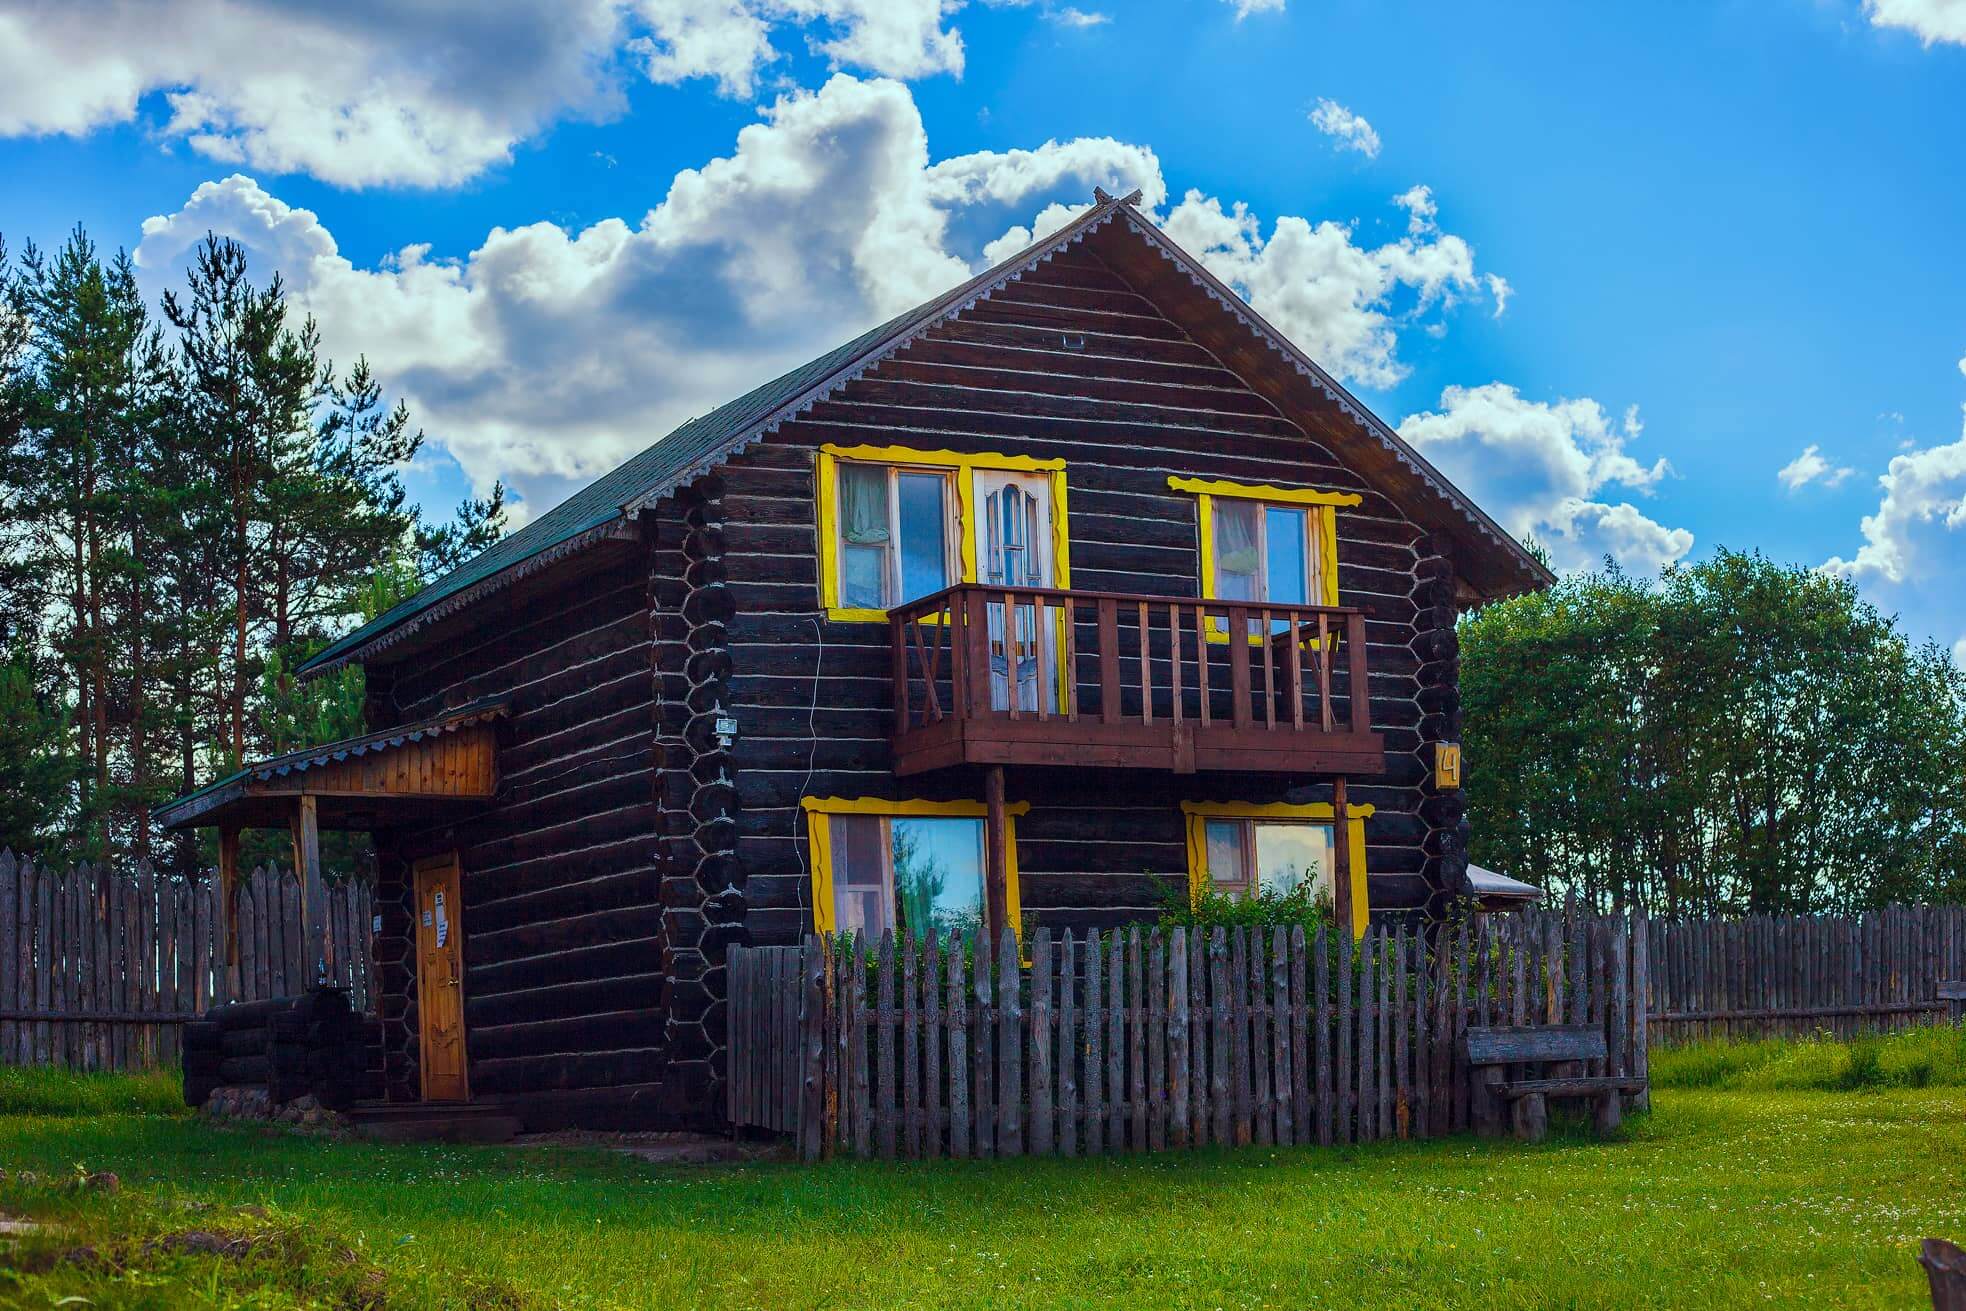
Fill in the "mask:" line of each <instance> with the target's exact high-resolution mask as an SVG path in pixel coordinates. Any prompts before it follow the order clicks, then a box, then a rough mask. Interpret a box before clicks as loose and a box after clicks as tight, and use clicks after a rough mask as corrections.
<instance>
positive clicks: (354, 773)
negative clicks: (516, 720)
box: [151, 697, 511, 829]
mask: <svg viewBox="0 0 1966 1311" xmlns="http://www.w3.org/2000/svg"><path fill="white" fill-rule="evenodd" d="M510 714H511V707H510V706H509V705H508V704H507V703H506V702H505V701H504V700H502V699H499V698H495V697H486V698H482V699H480V700H477V701H472V702H470V703H469V704H466V705H462V706H459V707H457V708H456V709H454V710H447V711H445V712H443V713H442V714H440V715H435V716H432V717H430V718H428V719H423V720H418V721H416V722H414V723H409V724H400V725H397V726H396V727H394V728H387V729H383V730H381V731H379V732H375V733H367V734H364V735H362V736H360V737H351V738H344V739H342V740H341V741H339V742H329V743H325V744H323V745H321V746H313V747H307V748H305V749H304V750H300V751H292V752H288V753H287V754H286V755H281V756H273V757H271V758H269V759H266V760H260V761H255V762H254V763H252V764H249V765H247V766H246V767H245V768H244V769H241V770H238V771H236V772H234V773H231V774H228V775H226V776H225V777H224V778H221V779H218V780H217V781H215V782H212V783H209V784H207V785H206V786H204V787H202V788H199V789H198V790H197V791H195V792H188V793H186V794H185V795H184V796H181V797H179V798H177V799H176V800H175V801H168V802H166V803H164V804H163V805H161V806H158V807H157V808H156V809H154V810H153V811H152V812H151V815H152V817H153V818H154V819H155V820H156V821H157V823H158V824H159V825H160V826H161V827H163V828H165V829H183V828H231V829H238V828H259V827H285V826H286V824H287V822H288V819H289V817H290V816H291V815H292V813H293V811H294V807H295V804H296V801H297V799H298V798H299V797H302V796H313V797H315V798H316V799H317V806H318V808H319V814H320V826H321V827H322V828H327V829H368V828H374V827H376V826H378V825H380V824H384V823H388V822H391V821H393V820H399V819H413V818H416V817H417V816H419V815H424V814H430V813H433V812H435V811H437V810H441V809H447V808H453V807H457V806H459V805H461V804H469V803H477V802H484V801H488V800H490V799H491V798H492V796H493V795H494V794H495V793H496V792H497V789H498V757H497V750H496V737H495V732H496V730H495V722H496V721H497V720H500V719H504V718H506V717H507V716H509V715H510Z"/></svg>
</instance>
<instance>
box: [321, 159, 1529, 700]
mask: <svg viewBox="0 0 1966 1311" xmlns="http://www.w3.org/2000/svg"><path fill="white" fill-rule="evenodd" d="M1094 195H1095V203H1094V204H1093V206H1092V207H1091V208H1090V209H1088V210H1086V212H1085V213H1083V214H1081V215H1080V216H1079V217H1078V218H1076V219H1074V220H1073V221H1072V222H1071V223H1069V224H1067V225H1066V226H1065V227H1063V228H1061V229H1059V230H1058V231H1057V232H1055V233H1053V234H1052V235H1051V236H1049V237H1047V238H1045V239H1044V240H1042V241H1039V242H1035V243H1033V244H1032V245H1030V246H1028V247H1026V248H1025V249H1024V250H1023V251H1021V252H1019V253H1018V254H1016V255H1013V256H1011V257H1010V258H1009V259H1007V260H1005V261H1003V262H1002V263H1001V264H998V265H996V266H995V267H994V268H991V269H988V270H986V271H984V272H983V273H980V274H978V275H977V276H976V277H974V278H971V279H970V280H969V281H967V282H965V283H962V284H960V285H958V286H956V287H953V288H951V289H950V290H948V291H946V292H944V293H943V294H942V295H940V296H937V297H935V298H934V299H932V300H929V301H926V302H924V303H923V304H921V305H918V306H916V307H915V308H914V309H912V310H909V311H908V312H907V313H905V314H901V315H899V316H897V317H895V318H893V319H890V320H888V321H887V322H886V323H883V324H881V325H880V326H879V327H876V328H872V329H870V330H868V331H867V332H864V333H862V334H861V335H860V336H858V337H855V338H854V339H853V340H852V341H849V342H846V343H845V344H844V345H841V346H838V347H835V348H834V349H833V350H831V351H828V352H827V353H826V354H824V355H821V356H820V357H819V358H818V359H815V360H812V361H810V362H808V363H806V364H802V365H800V366H799V367H798V368H796V369H793V370H791V371H790V372H789V373H785V374H783V375H781V376H779V377H777V378H774V379H772V380H771V381H770V382H767V383H765V384H763V385H762V386H759V387H756V388H753V389H752V390H751V391H749V392H746V393H745V394H744V395H742V396H739V397H738V398H737V399H735V400H733V401H730V402H728V403H726V404H724V405H721V406H718V407H717V408H716V409H714V410H711V411H710V412H709V413H707V414H704V415H700V416H698V417H697V418H694V419H691V420H689V421H688V422H687V423H684V424H683V425H682V426H681V427H679V428H677V429H676V430H675V431H674V432H672V433H670V434H669V435H668V436H666V437H664V438H662V439H661V440H660V441H658V442H656V443H655V444H654V445H652V446H650V447H649V448H648V449H646V450H644V451H642V452H641V454H639V455H636V456H634V457H633V458H631V459H630V460H628V461H627V462H626V463H624V464H622V465H620V466H619V467H617V468H615V469H614V470H613V471H611V472H609V473H606V474H604V475H602V476H601V477H600V478H597V479H595V480H594V481H593V482H592V483H590V484H588V485H587V486H586V487H584V488H582V489H581V490H580V491H578V492H575V493H574V494H573V495H572V496H570V497H568V498H567V499H566V500H564V501H562V502H560V503H559V504H558V505H556V506H554V507H553V508H552V509H551V510H549V511H547V512H546V513H545V514H543V515H541V516H540V517H539V518H537V519H535V520H533V521H532V522H531V523H529V524H527V525H526V526H525V527H523V528H521V529H519V531H517V532H515V533H513V534H512V535H511V536H510V537H506V538H504V539H503V540H501V541H499V542H497V543H495V544H494V545H492V546H491V547H489V548H487V549H486V550H485V551H483V552H481V553H480V554H478V555H476V556H474V557H472V558H471V559H470V560H468V561H466V562H465V563H464V564H462V565H460V566H459V567H458V568H456V569H454V570H452V571H451V572H450V573H448V574H445V575H444V576H443V577H441V578H439V579H437V580H436V581H435V582H433V583H431V584H430V585H429V586H427V587H425V588H423V589H422V590H421V591H419V592H417V593H416V594H415V595H414V596H412V597H410V598H409V599H408V600H406V601H403V602H402V603H401V604H399V605H397V606H395V607H393V608H391V609H390V610H387V611H385V612H384V613H382V614H380V615H378V616H377V617H376V618H375V619H373V620H371V621H370V622H368V623H366V624H364V625H362V626H361V627H360V628H357V629H356V630H355V631H354V632H352V633H349V634H348V635H347V636H346V637H343V638H341V639H340V640H339V641H337V642H335V643H333V644H332V645H330V646H329V647H327V648H326V649H325V650H323V651H322V652H320V654H318V655H316V656H315V657H314V658H313V659H311V660H309V661H308V662H307V663H306V664H304V665H302V666H301V667H300V670H299V673H300V675H301V676H302V677H312V676H314V675H317V674H320V673H324V672H326V671H327V670H330V669H333V668H336V667H337V666H340V665H342V664H345V663H347V662H348V661H350V660H359V659H363V658H365V657H367V656H370V655H372V654H374V653H376V652H379V651H382V650H384V649H386V648H387V647H389V646H391V645H394V644H395V643H396V642H399V641H402V640H404V639H406V638H408V637H409V636H411V635H412V634H413V633H415V632H417V631H418V630H420V629H422V628H424V627H427V626H428V625H429V624H431V623H434V622H436V621H437V620H439V619H441V618H443V617H445V616H447V615H449V614H453V613H455V612H456V611H457V610H459V609H462V608H464V607H465V606H467V605H469V604H471V603H472V602H474V601H476V600H477V599H478V598H479V597H481V596H483V595H486V594H487V593H489V592H491V591H493V590H496V589H497V588H499V587H503V586H506V585H509V584H510V583H513V582H516V581H518V580H519V579H521V578H523V577H526V576H528V575H529V574H531V573H534V572H537V571H538V570H540V569H543V568H545V567H546V566H547V565H549V564H552V563H554V562H555V561H558V560H560V559H563V558H565V557H566V556H567V555H570V554H572V553H573V552H575V551H578V550H580V549H582V548H584V547H586V546H589V545H592V544H594V543H595V542H599V541H604V540H607V539H609V538H612V537H620V536H626V535H629V534H631V533H632V532H633V531H634V529H633V521H634V518H635V516H636V515H637V514H638V513H640V511H641V510H643V509H644V508H646V507H648V506H650V505H652V504H654V503H655V502H657V501H659V500H661V499H662V498H663V497H665V496H668V495H670V494H671V493H673V492H674V491H676V489H678V488H679V487H682V486H685V485H686V484H688V483H690V482H693V481H695V480H696V479H697V478H700V477H702V476H703V475H704V474H706V473H709V472H711V471H712V470H714V469H715V468H717V467H718V466H719V465H721V464H723V463H724V462H725V461H726V460H728V459H730V458H731V457H732V456H734V455H736V454H737V453H738V452H740V451H742V450H743V449H744V448H746V447H747V446H749V445H751V444H752V443H754V442H757V441H759V440H761V439H762V438H764V437H765V436H766V435H767V434H769V433H771V432H773V431H775V430H776V429H777V428H778V426H779V425H780V424H782V423H784V422H785V421H786V420H788V419H791V418H793V417H794V416H796V415H797V414H799V413H800V412H801V411H803V410H805V409H806V408H808V407H809V406H811V405H813V404H814V403H815V402H818V401H820V400H823V399H825V398H826V397H827V396H829V395H831V394H832V393H833V392H834V391H836V390H838V389H839V388H840V387H843V386H845V385H846V384H847V383H849V382H851V381H852V380H853V379H855V378H857V377H859V376H860V375H861V374H862V373H864V372H866V371H867V370H868V369H870V368H872V367H874V366H875V365H877V364H879V363H880V362H881V361H882V360H884V359H886V358H887V357H889V356H890V355H893V354H894V353H895V352H897V351H899V350H901V349H903V348H904V347H906V346H907V345H909V344H910V343H911V342H912V341H914V339H915V338H916V337H918V336H920V335H921V333H923V332H924V331H926V330H928V329H929V328H932V327H934V326H935V325H937V324H939V323H941V322H943V321H944V320H946V319H948V318H951V317H953V316H955V315H958V314H961V313H962V312H963V311H965V310H967V309H969V308H970V307H971V306H973V305H975V304H976V303H977V302H978V301H980V300H984V299H987V298H988V297H989V296H990V295H992V294H993V293H994V292H996V291H998V290H1000V289H1001V288H1003V287H1004V286H1005V285H1006V284H1008V283H1010V282H1013V281H1015V280H1017V279H1018V278H1020V277H1022V276H1023V275H1024V274H1026V273H1028V272H1030V271H1031V270H1032V269H1035V268H1037V267H1038V266H1039V265H1041V264H1043V263H1044V262H1045V261H1046V260H1049V259H1050V258H1052V256H1054V255H1056V254H1057V253H1058V252H1059V251H1062V250H1064V249H1066V248H1067V247H1069V246H1072V245H1074V244H1076V243H1078V242H1081V241H1084V240H1086V239H1087V238H1088V237H1090V236H1092V235H1093V234H1095V233H1098V232H1100V231H1101V230H1102V229H1106V228H1108V227H1109V225H1113V224H1114V223H1115V221H1116V220H1118V221H1119V226H1120V227H1122V228H1123V229H1124V230H1125V231H1127V232H1128V233H1129V234H1132V235H1135V236H1137V237H1139V238H1141V239H1143V240H1144V241H1145V243H1146V249H1148V250H1151V251H1152V252H1154V253H1155V254H1157V255H1158V256H1159V257H1160V259H1161V260H1162V261H1165V263H1166V264H1167V265H1168V266H1169V268H1170V269H1171V270H1172V271H1174V272H1176V273H1177V274H1181V275H1185V280H1186V281H1187V282H1189V283H1190V284H1191V285H1192V286H1193V287H1196V288H1199V289H1200V291H1201V292H1202V293H1203V294H1204V295H1205V296H1206V298H1207V299H1208V300H1210V301H1212V302H1214V303H1215V304H1216V305H1217V306H1219V308H1220V310H1222V311H1224V312H1226V314H1227V315H1229V316H1231V317H1232V318H1233V319H1234V320H1235V322H1236V323H1237V324H1238V325H1239V326H1240V330H1241V332H1242V333H1244V334H1245V335H1247V336H1248V337H1249V338H1251V339H1252V340H1255V341H1259V342H1260V343H1261V344H1262V345H1263V346H1264V347H1266V348H1267V352H1266V353H1268V354H1270V355H1271V356H1273V357H1275V358H1277V359H1280V360H1281V361H1282V362H1284V363H1286V364H1287V365H1288V366H1289V367H1290V369H1291V370H1293V371H1294V373H1295V374H1296V375H1297V378H1298V379H1299V380H1300V381H1302V382H1308V383H1309V384H1310V385H1311V386H1312V387H1314V388H1315V389H1316V391H1317V392H1318V393H1320V394H1321V395H1322V396H1323V397H1325V398H1326V399H1327V400H1329V401H1330V402H1335V403H1336V405H1337V407H1338V409H1339V410H1340V411H1341V412H1342V414H1343V415H1344V416H1345V417H1347V418H1349V419H1350V420H1351V421H1352V423H1351V424H1350V425H1348V426H1349V427H1354V428H1355V429H1357V430H1359V431H1362V432H1363V433H1364V434H1366V435H1367V436H1368V437H1369V438H1371V439H1373V441H1372V444H1373V445H1375V446H1377V447H1378V448H1380V452H1381V454H1383V455H1388V456H1390V457H1391V459H1390V461H1388V462H1386V467H1385V470H1384V471H1385V472H1387V473H1389V474H1391V475H1392V476H1393V477H1395V478H1396V479H1400V480H1402V481H1407V482H1409V483H1411V484H1412V486H1413V488H1414V489H1415V490H1417V491H1419V492H1421V493H1422V495H1423V496H1424V497H1425V498H1426V499H1428V500H1431V501H1433V502H1435V503H1436V505H1435V508H1437V509H1440V510H1442V511H1445V513H1444V514H1441V515H1437V516H1431V517H1433V518H1436V519H1445V520H1448V521H1451V522H1453V523H1455V524H1457V525H1458V526H1459V527H1460V528H1461V530H1462V535H1464V536H1467V535H1470V534H1469V532H1468V530H1472V534H1471V535H1472V536H1473V537H1474V538H1475V539H1477V540H1478V541H1479V542H1480V544H1481V545H1482V546H1483V547H1484V548H1486V550H1485V553H1486V554H1488V555H1489V556H1490V558H1491V559H1492V560H1493V561H1494V562H1495V564H1496V565H1497V566H1498V567H1497V568H1494V569H1490V570H1487V571H1484V572H1486V573H1489V574H1490V575H1492V576H1494V577H1495V578H1496V579H1497V580H1498V583H1497V585H1496V586H1493V587H1492V588H1490V589H1489V590H1492V591H1495V592H1501V591H1510V590H1524V589H1527V588H1532V587H1540V586H1543V585H1545V584H1547V583H1548V582H1550V581H1552V576H1551V575H1550V573H1549V571H1548V569H1547V568H1545V567H1544V566H1543V565H1542V564H1541V563H1540V562H1539V561H1537V560H1536V559H1535V558H1534V557H1533V556H1531V555H1530V554H1529V552H1528V551H1527V550H1525V549H1524V548H1523V546H1522V544H1521V543H1520V542H1518V541H1516V540H1515V538H1514V537H1513V536H1512V535H1511V534H1509V533H1508V532H1507V531H1506V530H1504V529H1503V528H1502V527H1501V526H1500V525H1498V524H1496V523H1495V521H1494V520H1493V519H1491V518H1489V516H1488V515H1487V514H1486V513H1485V512H1483V511H1482V509H1481V508H1480V507H1479V506H1478V505H1476V504H1475V503H1474V502H1473V501H1472V500H1470V499H1469V498H1468V496H1467V495H1466V494H1465V493H1463V492H1462V491H1461V490H1460V489H1459V488H1457V487H1455V486H1454V485H1453V484H1452V483H1450V482H1449V481H1448V480H1447V479H1446V477H1445V476H1443V475H1442V474H1441V473H1440V471H1439V470H1437V469H1435V468H1434V467H1433V466H1432V465H1431V464H1430V463H1428V462H1427V461H1426V459H1425V458H1423V457H1422V456H1421V455H1420V454H1419V453H1418V452H1417V451H1415V450H1414V449H1413V448H1412V447H1411V446H1409V445H1408V444H1407V443H1406V442H1405V441H1404V440H1403V439H1402V438H1401V437H1400V436H1399V434H1398V433H1396V432H1394V431H1393V430H1392V428H1391V427H1390V426H1388V425H1387V424H1386V423H1385V422H1384V421H1383V420H1381V419H1380V418H1379V417H1378V416H1377V415H1375V414H1373V413H1372V412H1371V411H1370V410H1368V409H1367V408H1366V407H1365V406H1364V405H1363V404H1362V403H1361V402H1360V401H1359V400H1358V399H1357V398H1356V397H1354V396H1352V394H1351V393H1350V392H1348V391H1346V390H1345V388H1344V387H1342V386H1341V385H1340V384H1339V383H1338V382H1337V381H1336V380H1335V379H1333V378H1332V377H1331V375H1330V374H1328V373H1326V372H1325V371H1324V370H1323V369H1322V368H1320V367H1319V366H1318V365H1317V364H1316V363H1315V362H1314V361H1312V360H1311V359H1310V357H1309V356H1307V355H1305V354H1304V353H1303V352H1302V351H1300V350H1298V349H1297V347H1296V346H1294V345H1292V344H1291V343H1290V341H1289V340H1288V339H1287V338H1285V337H1284V336H1283V334H1282V333H1280V332H1278V331H1277V330H1276V329H1275V328H1273V327H1271V326H1270V324H1269V323H1268V322H1267V321H1265V320H1264V319H1263V318H1262V316H1261V315H1259V314H1257V313H1256V312H1255V311H1254V310H1253V309H1251V308H1249V306H1248V304H1247V303H1246V302H1244V301H1243V300H1242V298H1241V297H1239V296H1237V295H1236V294H1235V292H1233V291H1232V290H1230V289H1229V288H1228V287H1227V286H1225V285H1224V284H1223V283H1222V282H1221V281H1220V280H1219V279H1217V278H1216V277H1215V276H1214V275H1213V274H1211V273H1209V272H1208V270H1207V269H1205V268H1204V267H1202V265H1201V263H1200V261H1198V260H1196V259H1194V258H1193V257H1192V256H1190V255H1188V253H1187V252H1185V251H1183V250H1182V249H1181V248H1180V247H1179V246H1177V245H1175V244H1174V242H1173V241H1172V240H1170V239H1169V238H1168V237H1167V235H1166V234H1165V233H1163V232H1161V230H1160V229H1159V228H1157V227H1155V226H1154V224H1153V223H1152V222H1151V221H1150V220H1149V219H1147V218H1146V217H1145V216H1143V215H1142V214H1141V213H1140V212H1139V211H1138V210H1137V209H1136V208H1135V205H1136V204H1137V203H1138V201H1139V199H1140V193H1139V192H1138V191H1135V192H1134V193H1132V194H1131V195H1128V196H1123V197H1114V196H1109V195H1107V194H1106V193H1105V192H1104V191H1100V190H1095V192H1094ZM1202 344H1204V345H1208V344H1209V343H1208V342H1206V341H1204V342H1203V343H1202ZM1218 353H1219V351H1218ZM1230 367H1234V365H1231V366H1230ZM1288 412H1289V411H1286V413H1288ZM1388 490H1389V493H1390V494H1393V495H1394V497H1395V499H1396V500H1397V499H1400V498H1399V496H1398V494H1397V493H1398V491H1399V490H1400V489H1399V488H1396V487H1395V488H1391V489H1388Z"/></svg>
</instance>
